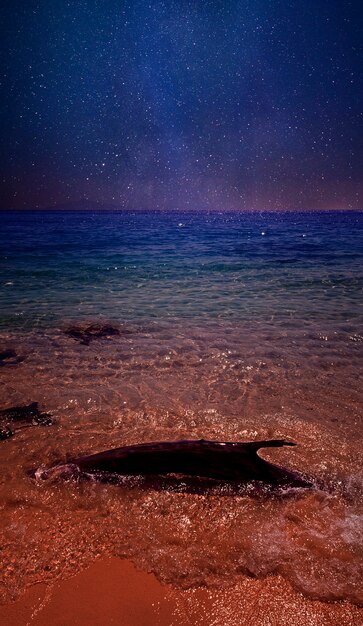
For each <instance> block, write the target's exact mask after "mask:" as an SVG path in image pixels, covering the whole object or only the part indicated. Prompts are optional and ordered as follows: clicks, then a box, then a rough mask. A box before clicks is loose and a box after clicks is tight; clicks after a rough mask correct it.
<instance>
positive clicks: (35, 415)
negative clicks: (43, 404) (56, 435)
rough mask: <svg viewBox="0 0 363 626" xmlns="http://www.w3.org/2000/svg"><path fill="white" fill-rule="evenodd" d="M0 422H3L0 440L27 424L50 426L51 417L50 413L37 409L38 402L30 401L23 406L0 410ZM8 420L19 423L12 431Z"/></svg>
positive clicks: (27, 425) (0, 429) (10, 435)
mask: <svg viewBox="0 0 363 626" xmlns="http://www.w3.org/2000/svg"><path fill="white" fill-rule="evenodd" d="M0 422H4V423H5V424H6V425H5V426H0V440H4V439H8V438H9V437H12V436H13V435H14V434H15V432H16V431H17V430H21V429H22V428H26V427H29V426H51V425H52V424H53V419H52V416H51V414H50V413H45V412H44V411H39V408H38V402H32V403H31V404H27V405H25V406H12V407H9V408H8V409H2V410H1V411H0ZM8 422H10V423H16V424H19V427H18V428H17V429H16V430H15V431H13V430H12V429H11V428H10V427H9V426H8V424H7V423H8Z"/></svg>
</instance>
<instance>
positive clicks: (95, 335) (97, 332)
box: [64, 324, 127, 346]
mask: <svg viewBox="0 0 363 626" xmlns="http://www.w3.org/2000/svg"><path fill="white" fill-rule="evenodd" d="M64 332H65V334H66V335H68V336H69V337H72V339H75V340H76V341H79V343H81V344H83V345H84V346H88V345H89V344H90V342H91V341H93V340H94V339H108V338H109V337H113V336H115V335H120V334H121V333H120V329H119V328H117V327H116V326H111V325H110V324H87V325H80V326H70V327H69V328H67V329H66V330H65V331H64ZM125 332H127V331H125Z"/></svg>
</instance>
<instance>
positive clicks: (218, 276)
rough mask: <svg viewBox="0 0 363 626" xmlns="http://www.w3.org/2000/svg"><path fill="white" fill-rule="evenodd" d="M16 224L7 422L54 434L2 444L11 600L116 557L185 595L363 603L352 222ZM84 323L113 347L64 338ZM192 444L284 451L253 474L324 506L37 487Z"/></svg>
mask: <svg viewBox="0 0 363 626" xmlns="http://www.w3.org/2000/svg"><path fill="white" fill-rule="evenodd" d="M154 218H155V219H154ZM19 220H20V221H19V223H15V222H14V221H12V220H10V219H8V218H7V217H5V218H4V230H3V232H5V237H4V239H3V242H2V255H3V256H2V260H1V285H2V286H1V292H0V298H1V302H2V308H1V310H2V317H1V320H2V322H1V324H2V326H1V328H2V330H1V335H0V352H3V351H12V352H11V354H13V355H14V354H15V355H16V356H13V357H12V358H7V359H4V360H3V363H2V364H1V368H0V375H1V387H0V408H6V407H10V406H13V405H18V404H29V403H30V402H39V407H40V410H42V411H46V412H51V413H52V415H53V417H54V420H55V424H54V425H53V426H50V427H41V426H34V427H32V428H28V429H25V430H22V431H21V432H19V433H17V434H16V435H15V436H14V437H13V438H12V439H9V440H7V441H3V442H0V481H1V495H0V507H1V516H2V520H3V522H2V524H1V529H0V534H1V536H0V546H1V566H2V573H1V583H0V592H1V597H2V599H3V600H9V599H11V598H15V597H17V595H19V594H20V593H21V592H22V591H23V590H24V588H25V586H26V585H28V584H30V583H32V582H35V581H40V580H52V579H54V577H55V576H59V575H66V574H69V573H71V572H74V571H77V570H79V569H81V568H82V567H83V566H84V565H85V564H87V563H88V562H89V561H91V560H92V559H94V558H96V557H97V556H99V555H112V554H114V555H118V556H126V557H130V558H132V559H133V561H134V562H135V563H136V564H138V565H139V566H141V567H143V568H144V569H146V570H148V571H153V572H155V574H156V575H157V576H158V578H159V579H160V580H163V581H168V582H171V583H173V584H174V585H176V586H179V587H191V586H195V585H215V586H219V587H221V586H224V585H227V584H231V583H233V582H234V581H236V580H239V579H240V578H241V577H243V576H245V575H248V576H253V577H264V576H266V575H268V574H270V573H279V574H281V575H282V576H283V577H285V578H286V579H288V580H289V581H290V582H291V583H292V584H293V585H294V587H295V588H296V589H298V590H299V591H302V592H303V593H304V594H306V595H309V596H312V597H319V598H323V599H328V600H332V599H342V598H345V599H349V600H351V601H353V602H362V600H363V598H362V594H361V589H360V580H361V577H362V547H361V542H360V537H361V533H362V474H361V470H360V468H361V467H362V451H361V448H362V446H361V440H362V418H361V416H362V402H361V400H362V398H361V389H362V381H361V375H360V365H361V356H362V335H361V327H360V325H359V309H358V295H359V272H360V263H361V259H360V260H359V254H360V253H361V251H359V247H358V243H357V242H358V239H359V237H361V234H360V231H359V228H358V227H359V225H361V223H362V219H361V215H358V214H352V215H348V214H341V215H340V216H339V218H336V219H335V221H334V222H331V216H330V221H329V216H328V215H327V214H326V215H315V216H303V215H298V216H291V215H289V216H287V215H285V216H279V217H278V216H266V215H257V216H256V215H254V216H252V215H250V216H247V217H241V216H237V215H232V214H230V215H227V216H218V215H216V214H213V215H204V216H197V215H193V214H188V215H186V214H185V215H183V216H180V215H178V216H175V215H171V214H168V215H162V216H160V215H158V216H154V217H153V216H152V215H151V216H150V215H148V217H147V216H146V215H145V214H141V215H139V214H137V215H133V214H126V215H124V216H120V215H118V214H116V215H115V214H107V215H87V214H82V215H78V216H74V215H63V214H62V215H59V214H48V215H42V214H39V213H38V214H33V215H32V216H30V215H24V214H22V215H21V217H20V218H19ZM180 224H182V226H180ZM353 225H354V237H355V238H353V237H352V232H353ZM262 232H264V233H265V234H264V235H262ZM362 249H363V247H362V248H361V250H362ZM87 319H88V320H89V322H90V323H91V322H92V323H94V322H100V321H101V320H103V321H104V322H106V323H110V324H111V325H114V326H117V327H118V328H119V330H120V333H119V334H114V335H112V336H109V337H106V338H95V339H94V340H92V341H90V342H89V343H88V344H87V343H81V342H79V341H77V338H75V337H72V336H69V335H67V334H66V333H65V332H64V331H65V330H66V329H67V327H69V324H70V323H80V321H82V320H83V321H84V320H87ZM181 438H207V439H215V440H218V439H221V440H231V441H244V440H245V441H248V440H256V439H268V438H288V439H291V440H293V441H296V442H297V443H298V444H299V445H298V446H297V447H296V448H294V449H275V450H264V451H262V452H261V454H262V455H263V456H264V457H265V458H266V459H268V460H271V461H273V462H276V463H279V464H281V465H283V466H285V467H287V468H290V469H292V470H298V471H301V472H304V473H306V474H307V475H309V476H312V477H314V478H315V479H316V481H317V483H316V484H317V485H320V487H318V486H316V487H314V488H313V489H311V490H295V491H293V492H288V493H286V494H282V495H281V496H280V497H277V496H276V495H273V496H271V497H270V496H269V495H268V494H267V495H266V494H262V495H261V496H259V497H256V494H253V493H251V492H249V491H248V490H247V491H246V490H243V489H241V491H238V490H237V493H236V492H235V491H234V492H233V495H231V494H230V493H229V492H228V487H226V488H223V487H220V488H218V489H219V490H218V489H214V490H213V491H212V493H203V492H198V490H197V491H196V492H195V493H191V490H190V489H189V490H188V489H187V488H185V489H183V485H182V484H181V485H180V484H179V485H176V486H175V488H174V486H173V481H169V482H167V481H166V483H165V484H164V488H158V489H155V488H149V487H148V486H147V485H146V486H145V484H144V483H143V481H142V480H141V479H137V480H136V481H135V480H132V481H130V480H128V479H125V480H124V481H121V484H114V485H110V484H99V483H94V482H72V481H69V482H62V481H39V482H36V481H34V480H31V479H30V478H29V476H28V475H27V473H26V472H27V470H28V469H30V468H37V467H41V466H47V465H49V464H52V463H55V462H56V461H59V462H65V461H66V460H67V458H70V457H72V456H79V455H81V454H90V453H93V452H98V451H101V450H105V449H109V448H112V447H119V446H121V445H127V444H133V443H141V442H146V441H156V440H172V439H181Z"/></svg>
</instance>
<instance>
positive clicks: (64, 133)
mask: <svg viewBox="0 0 363 626" xmlns="http://www.w3.org/2000/svg"><path fill="white" fill-rule="evenodd" d="M2 5H3V7H2V9H3V10H2V16H1V18H0V19H1V23H0V28H1V75H0V79H1V82H0V90H1V93H0V97H1V117H0V124H1V128H0V132H1V138H2V141H1V155H0V158H1V180H2V185H1V186H2V191H1V200H0V208H38V207H39V208H44V207H50V206H55V205H57V204H61V205H64V204H67V203H68V202H77V201H79V200H84V199H87V200H89V201H90V202H97V203H102V204H106V205H112V206H115V208H128V209H196V210H199V209H200V210H203V209H218V210H224V209H226V210H228V209H233V210H246V209H254V210H264V209H268V210H275V209H278V210H281V209H283V210H290V209H291V210H305V209H351V208H363V202H362V187H363V185H362V173H363V146H362V144H363V142H362V138H363V128H362V110H361V94H362V93H363V84H362V83H363V78H362V71H361V64H362V32H363V31H362V26H363V4H362V2H361V0H358V1H351V2H350V1H345V0H305V1H302V0H296V1H295V0H226V1H221V0H179V1H176V0H171V1H170V2H168V1H165V2H163V1H160V2H159V1H157V0H150V1H145V0H132V1H126V2H122V1H121V0H90V1H87V0H70V1H62V0H42V1H36V0H22V1H20V0H3V3H2Z"/></svg>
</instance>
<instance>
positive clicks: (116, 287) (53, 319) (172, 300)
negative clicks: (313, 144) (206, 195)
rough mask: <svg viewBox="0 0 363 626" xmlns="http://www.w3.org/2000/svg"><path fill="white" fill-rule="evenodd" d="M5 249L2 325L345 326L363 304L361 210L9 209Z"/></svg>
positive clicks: (1, 239) (2, 237) (0, 241)
mask: <svg viewBox="0 0 363 626" xmlns="http://www.w3.org/2000/svg"><path fill="white" fill-rule="evenodd" d="M0 245H1V266H0V286H1V318H0V323H1V327H3V328H14V327H15V326H16V327H19V328H26V329H28V328H29V329H30V328H35V327H42V328H46V327H49V326H52V325H55V324H57V323H59V321H61V320H63V319H64V318H74V319H76V318H77V319H81V318H87V317H91V318H93V319H94V318H96V317H98V316H101V315H102V316H107V317H109V318H112V319H115V320H122V321H124V320H140V319H146V320H149V319H160V318H161V319H166V318H171V317H175V318H179V319H193V320H195V319H206V320H209V319H236V320H241V321H249V322H257V323H259V322H263V321H265V322H268V321H269V320H271V319H273V320H274V321H277V322H278V323H280V322H284V321H286V320H290V319H295V320H299V321H301V322H306V321H310V320H313V321H318V320H321V321H322V322H323V323H326V322H333V323H335V324H336V325H337V326H339V325H341V327H343V328H345V327H348V326H349V324H352V326H354V322H355V321H356V320H357V316H358V315H359V306H360V304H361V300H360V297H361V288H362V284H361V268H362V254H363V252H362V251H363V214H362V213H356V212H354V213H353V212H335V213H329V212H324V213H261V214H259V213H217V212H214V213H191V212H188V213H175V212H170V213H166V212H105V213H102V212H96V213H92V212H84V211H82V212H78V213H77V212H69V213H68V212H56V211H54V212H41V211H38V212H36V211H35V212H29V213H25V212H3V213H2V214H1V234H0ZM344 324H345V326H344Z"/></svg>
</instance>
